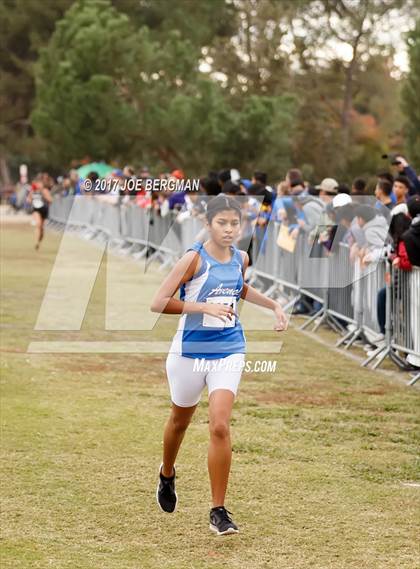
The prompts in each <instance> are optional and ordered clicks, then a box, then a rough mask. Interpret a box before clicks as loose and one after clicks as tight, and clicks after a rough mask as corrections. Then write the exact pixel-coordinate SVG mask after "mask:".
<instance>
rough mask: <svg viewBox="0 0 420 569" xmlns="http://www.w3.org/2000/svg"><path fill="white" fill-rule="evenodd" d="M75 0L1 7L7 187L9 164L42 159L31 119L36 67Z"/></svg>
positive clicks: (16, 1) (32, 0)
mask: <svg viewBox="0 0 420 569" xmlns="http://www.w3.org/2000/svg"><path fill="white" fill-rule="evenodd" d="M72 2H73V0H54V2H39V1H38V0H4V1H3V2H1V3H0V21H1V22H2V26H1V34H0V101H1V125H0V155H1V162H2V165H1V166H2V167H1V170H2V174H3V175H2V179H3V183H7V177H8V166H7V164H8V162H10V159H11V158H13V159H14V160H16V159H17V158H18V157H22V158H24V159H25V160H26V159H27V158H28V157H29V155H30V156H31V157H32V159H36V157H37V156H39V141H37V140H34V139H33V132H32V128H31V124H30V120H29V115H30V112H31V110H32V107H33V101H34V95H35V82H34V77H33V67H34V63H35V62H36V60H37V58H38V50H39V48H40V47H41V46H43V45H46V43H47V42H48V40H49V38H50V36H51V34H52V32H53V30H54V25H55V22H56V21H57V20H58V19H60V18H61V17H62V16H63V14H64V12H65V11H66V10H67V8H68V7H69V6H70V5H71V4H72Z"/></svg>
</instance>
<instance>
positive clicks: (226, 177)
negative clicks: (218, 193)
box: [217, 168, 230, 191]
mask: <svg viewBox="0 0 420 569" xmlns="http://www.w3.org/2000/svg"><path fill="white" fill-rule="evenodd" d="M217 179H218V182H219V186H220V187H221V188H222V191H223V186H224V185H225V184H226V182H229V181H230V169H228V168H224V169H223V170H220V172H219V174H218V176H217Z"/></svg>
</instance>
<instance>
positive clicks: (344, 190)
mask: <svg viewBox="0 0 420 569" xmlns="http://www.w3.org/2000/svg"><path fill="white" fill-rule="evenodd" d="M337 193H338V194H350V193H351V190H350V188H349V187H348V185H347V184H338V186H337Z"/></svg>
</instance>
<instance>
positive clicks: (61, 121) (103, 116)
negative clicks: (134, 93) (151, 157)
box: [32, 0, 141, 163]
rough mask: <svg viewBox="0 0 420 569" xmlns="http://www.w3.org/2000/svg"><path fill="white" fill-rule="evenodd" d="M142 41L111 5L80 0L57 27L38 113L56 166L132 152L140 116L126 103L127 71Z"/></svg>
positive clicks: (44, 65) (35, 118)
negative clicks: (73, 160) (138, 43)
mask: <svg viewBox="0 0 420 569" xmlns="http://www.w3.org/2000/svg"><path fill="white" fill-rule="evenodd" d="M136 40H137V36H136V35H135V34H134V33H133V32H132V30H131V27H130V22H129V19H128V17H127V16H125V15H124V14H120V13H119V12H117V10H116V9H115V8H113V7H112V6H111V4H110V2H108V0H79V1H78V2H76V3H75V4H74V5H73V6H72V7H71V8H70V9H69V10H68V12H67V13H66V15H65V17H64V18H63V20H61V21H60V22H59V23H58V24H57V26H56V30H55V32H54V34H53V36H52V38H51V41H50V43H49V44H48V47H46V48H44V49H42V50H41V56H40V60H39V65H38V67H37V99H36V107H35V110H34V112H33V114H32V122H33V125H34V128H35V129H36V131H37V132H38V133H39V134H40V135H41V136H42V137H43V138H44V139H46V140H47V142H48V145H49V148H50V149H51V152H52V159H53V160H54V161H55V162H57V163H59V162H61V163H63V162H64V163H68V162H69V161H70V160H71V159H72V158H81V157H84V156H85V155H89V156H92V157H94V158H102V159H106V158H108V156H110V155H113V156H121V157H122V156H123V155H124V154H125V153H126V152H128V150H129V148H130V144H131V141H132V138H133V137H134V136H135V132H136V129H135V123H136V113H135V110H134V108H133V107H132V105H131V104H130V103H129V102H127V101H126V100H125V96H124V87H125V72H126V69H129V68H130V67H131V66H132V65H133V64H134V63H135V56H136V55H137V54H138V53H139V54H140V52H141V50H139V48H138V45H137V41H136Z"/></svg>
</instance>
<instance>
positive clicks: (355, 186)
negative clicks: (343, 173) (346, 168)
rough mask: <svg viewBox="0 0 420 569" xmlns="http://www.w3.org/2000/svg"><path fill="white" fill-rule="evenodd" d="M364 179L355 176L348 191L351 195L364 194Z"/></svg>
mask: <svg viewBox="0 0 420 569" xmlns="http://www.w3.org/2000/svg"><path fill="white" fill-rule="evenodd" d="M366 185H367V184H366V180H364V179H363V178H355V179H354V180H353V182H352V185H351V190H350V193H351V195H352V196H364V195H366Z"/></svg>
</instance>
